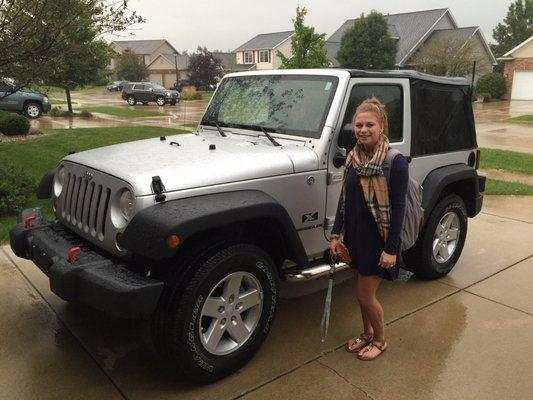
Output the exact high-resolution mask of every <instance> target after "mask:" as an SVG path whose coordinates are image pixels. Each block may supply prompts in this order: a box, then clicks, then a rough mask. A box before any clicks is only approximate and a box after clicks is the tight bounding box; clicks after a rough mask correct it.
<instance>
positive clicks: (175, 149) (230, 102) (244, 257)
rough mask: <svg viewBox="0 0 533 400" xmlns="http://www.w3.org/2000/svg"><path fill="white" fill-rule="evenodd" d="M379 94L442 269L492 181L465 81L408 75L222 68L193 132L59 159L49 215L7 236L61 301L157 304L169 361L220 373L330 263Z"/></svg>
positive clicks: (156, 330)
mask: <svg viewBox="0 0 533 400" xmlns="http://www.w3.org/2000/svg"><path fill="white" fill-rule="evenodd" d="M133 85H134V86H135V85H137V84H133ZM142 85H144V84H142ZM133 92H134V91H132V93H133ZM372 96H376V97H378V98H379V99H380V100H381V101H382V102H383V103H384V104H385V105H386V108H387V111H388V114H389V125H390V126H389V132H390V133H389V139H390V143H391V147H392V148H395V149H398V150H399V151H400V152H402V153H403V154H404V156H405V157H406V158H407V159H408V161H409V162H410V176H411V177H412V178H414V179H415V180H417V181H418V182H419V183H421V184H422V186H423V189H424V191H423V202H422V206H423V208H424V210H425V211H424V212H425V221H426V222H425V225H424V227H423V229H422V231H421V233H420V235H419V237H418V240H417V242H416V244H415V245H414V247H413V248H411V249H409V250H408V251H407V252H406V253H404V257H405V260H406V263H407V265H408V267H409V268H411V269H412V270H413V272H414V273H415V274H416V275H418V276H419V277H422V278H425V279H434V278H438V277H442V276H444V275H446V274H447V273H448V272H449V271H451V269H452V268H453V267H454V265H455V263H456V262H457V260H458V258H459V256H460V254H461V252H462V249H463V245H464V243H465V239H466V233H467V226H468V218H472V217H474V216H476V215H477V214H478V213H479V212H480V210H481V206H482V202H483V192H484V187H485V178H484V177H483V176H479V175H478V174H477V171H476V170H477V166H478V163H479V151H478V148H477V143H476V132H475V127H474V118H473V112H472V103H471V87H470V85H469V82H468V81H467V80H466V79H464V78H443V77H436V76H431V75H426V74H421V73H418V72H414V71H390V72H377V71H372V72H367V71H360V70H341V69H324V70H272V71H254V72H244V73H235V74H228V75H226V76H225V77H224V78H223V79H222V81H221V82H220V84H219V86H218V88H217V90H216V92H215V93H214V95H213V97H212V99H211V101H210V103H209V106H208V108H207V110H206V111H205V113H204V116H203V118H202V120H201V122H200V125H199V127H198V130H197V132H194V133H191V134H185V135H176V136H171V137H161V138H154V139H147V140H142V141H138V142H131V143H124V144H119V145H114V146H110V147H104V148H99V149H93V150H89V151H85V152H80V153H75V154H70V155H68V156H66V157H65V158H64V159H63V160H62V161H61V162H60V164H59V165H58V166H57V168H55V169H54V170H52V171H50V172H49V173H47V174H46V175H45V176H44V177H43V179H42V181H41V184H40V187H39V193H38V197H39V198H47V197H50V198H51V199H52V203H53V209H54V212H55V220H54V221H48V220H47V219H45V218H44V217H43V215H42V214H41V212H40V210H39V209H28V210H25V211H24V212H23V213H22V214H21V218H20V221H21V222H20V223H19V224H18V225H17V226H16V227H14V228H13V229H12V230H11V233H10V238H11V248H12V249H13V251H14V253H15V254H16V255H17V256H19V257H24V258H27V259H31V260H33V261H34V263H35V264H36V265H37V266H38V267H39V268H40V269H41V270H42V271H43V272H44V273H45V274H46V275H47V276H48V277H49V279H50V287H51V289H52V291H53V292H54V293H56V294H57V295H58V296H59V297H61V298H62V299H65V300H67V301H76V302H80V303H84V304H87V305H90V306H92V307H94V308H97V309H99V310H102V311H104V312H106V313H109V314H111V315H115V316H119V317H123V318H139V317H146V316H151V318H152V335H153V340H154V344H155V346H156V348H157V349H158V350H159V352H160V354H161V355H162V356H163V357H165V358H167V359H169V360H170V361H171V362H172V363H173V364H174V365H175V366H176V368H178V369H179V370H181V371H182V373H183V374H184V375H185V376H187V377H188V378H189V379H192V380H195V381H204V382H205V381H213V380H216V379H219V378H221V377H223V376H226V375H228V374H230V373H232V372H234V371H236V370H237V369H239V368H240V367H242V366H243V365H244V364H245V363H246V362H247V361H248V360H250V359H251V358H252V357H253V355H254V354H255V353H256V351H257V350H258V349H259V347H260V345H261V343H262V342H263V341H264V339H265V338H266V336H267V334H268V332H269V330H270V328H271V326H272V324H273V321H274V315H275V312H276V306H277V304H278V302H279V283H280V281H281V280H284V281H287V282H294V283H297V282H304V281H308V280H310V279H316V278H319V277H322V276H327V275H328V273H329V271H330V266H329V264H328V261H327V254H328V252H327V249H328V243H329V242H328V237H329V233H330V231H331V228H332V226H333V222H334V217H335V212H336V208H337V204H338V199H339V195H340V192H341V182H342V176H343V169H344V161H345V159H346V154H347V152H348V151H350V150H351V149H352V148H353V146H354V144H355V143H354V134H353V130H352V126H351V118H352V115H353V113H354V110H355V108H356V106H357V105H358V104H359V103H360V102H361V101H362V100H364V99H366V98H369V97H372ZM346 267H347V266H346V265H340V266H339V267H338V268H337V271H339V270H342V269H344V268H346ZM289 290H290V289H289ZM318 325H319V321H317V328H318Z"/></svg>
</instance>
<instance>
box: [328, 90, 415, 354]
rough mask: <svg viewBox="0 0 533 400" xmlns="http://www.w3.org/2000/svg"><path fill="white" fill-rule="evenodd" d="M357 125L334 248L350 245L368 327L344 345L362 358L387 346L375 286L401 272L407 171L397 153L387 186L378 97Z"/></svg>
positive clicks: (361, 110) (358, 114) (360, 111)
mask: <svg viewBox="0 0 533 400" xmlns="http://www.w3.org/2000/svg"><path fill="white" fill-rule="evenodd" d="M353 126H354V133H355V137H356V139H357V144H356V145H355V147H354V148H353V150H352V151H351V152H350V153H349V154H348V156H347V158H346V164H345V171H344V179H343V189H342V193H341V198H340V200H339V208H338V210H337V216H336V218H335V224H334V226H333V229H332V231H331V232H332V233H331V238H330V239H331V240H330V251H331V254H332V255H333V256H337V255H341V254H342V248H343V246H346V247H345V249H347V250H348V253H349V257H350V260H349V264H350V266H351V267H352V268H353V269H354V273H355V276H356V294H357V300H358V301H359V305H360V308H361V315H362V318H363V328H364V332H363V333H361V335H360V336H359V337H358V338H354V339H351V340H349V341H348V343H347V344H346V350H347V351H349V352H351V353H357V357H358V358H359V359H360V360H365V361H370V360H374V359H375V358H376V357H378V356H379V355H380V354H381V353H382V352H383V351H385V349H386V348H387V342H386V340H385V334H384V330H383V308H382V307H381V304H380V302H379V301H378V300H377V299H376V291H377V289H378V287H379V285H380V283H381V281H382V279H387V280H394V279H396V278H397V277H398V272H399V268H400V263H401V257H400V254H399V252H400V243H399V242H400V231H401V228H402V224H403V217H404V212H405V196H406V192H407V183H408V179H409V172H408V163H407V160H406V159H405V157H403V156H402V155H398V156H397V157H395V158H394V162H393V164H392V166H391V171H390V182H389V186H387V181H386V178H385V176H384V175H383V170H382V164H383V161H384V159H385V156H386V154H387V151H388V150H389V141H388V138H387V135H388V119H387V113H386V111H385V106H384V105H383V104H382V103H381V102H380V101H379V100H378V99H376V98H371V99H367V100H365V101H363V102H362V103H361V104H360V105H359V107H357V109H356V111H355V114H354V116H353ZM341 232H343V240H342V241H341V239H340V236H339V235H340V234H341Z"/></svg>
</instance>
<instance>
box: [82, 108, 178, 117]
mask: <svg viewBox="0 0 533 400" xmlns="http://www.w3.org/2000/svg"><path fill="white" fill-rule="evenodd" d="M83 111H88V112H90V113H94V112H97V113H102V114H108V115H114V116H116V117H120V118H145V117H162V116H165V115H168V114H165V113H161V112H158V111H148V110H136V109H133V108H126V107H113V106H95V107H84V108H83Z"/></svg>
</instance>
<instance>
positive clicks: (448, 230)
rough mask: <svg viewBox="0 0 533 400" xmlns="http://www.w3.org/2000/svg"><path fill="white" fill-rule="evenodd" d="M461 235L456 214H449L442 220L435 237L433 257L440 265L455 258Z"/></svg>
mask: <svg viewBox="0 0 533 400" xmlns="http://www.w3.org/2000/svg"><path fill="white" fill-rule="evenodd" d="M460 235H461V225H460V222H459V217H458V216H457V214H456V213H454V212H451V211H450V212H447V213H446V214H444V215H443V216H442V218H441V219H440V221H439V223H438V224H437V229H436V230H435V234H434V235H433V256H434V257H435V260H436V261H437V262H438V263H441V264H442V263H445V262H447V261H448V260H449V259H450V258H451V257H452V256H453V253H454V252H455V249H456V248H457V244H458V242H459V237H460Z"/></svg>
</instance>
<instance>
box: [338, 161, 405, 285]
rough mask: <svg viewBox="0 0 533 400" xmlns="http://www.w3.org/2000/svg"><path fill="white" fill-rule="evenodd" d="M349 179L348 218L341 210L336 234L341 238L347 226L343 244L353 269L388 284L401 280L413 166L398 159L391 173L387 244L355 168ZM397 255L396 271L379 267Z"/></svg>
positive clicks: (349, 172)
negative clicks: (402, 239)
mask: <svg viewBox="0 0 533 400" xmlns="http://www.w3.org/2000/svg"><path fill="white" fill-rule="evenodd" d="M348 168H349V169H348V172H347V175H346V199H345V203H344V218H342V216H341V215H340V209H339V210H337V216H336V218H335V224H334V225H333V229H332V230H331V233H332V234H339V233H340V232H341V230H342V227H343V225H344V239H343V242H344V244H345V245H346V247H347V248H348V251H349V252H350V257H351V259H352V263H351V265H350V266H351V267H352V268H354V269H356V270H357V272H358V273H360V274H361V275H373V276H379V277H380V278H383V279H387V280H390V281H392V280H395V279H397V278H398V273H399V271H400V267H401V266H402V265H403V262H402V259H401V254H400V231H401V228H402V225H403V218H404V213H405V195H406V193H407V183H408V180H409V165H408V163H407V160H406V159H405V157H404V156H402V155H398V156H396V157H395V158H394V161H393V163H392V167H391V173H390V182H389V198H390V205H391V208H392V210H391V221H390V223H391V226H390V229H389V237H388V239H387V243H384V241H383V239H382V237H381V235H380V234H379V231H378V228H377V225H376V221H375V220H374V217H372V214H371V213H370V210H369V209H368V206H367V204H366V201H365V198H364V195H363V191H362V190H361V185H360V183H359V175H357V173H356V171H355V169H354V168H353V167H351V166H350V167H348ZM383 250H385V252H386V253H388V254H396V255H397V259H396V260H397V261H396V264H395V265H394V267H392V268H389V269H385V268H382V267H381V266H380V265H379V258H380V256H381V253H382V252H383Z"/></svg>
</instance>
